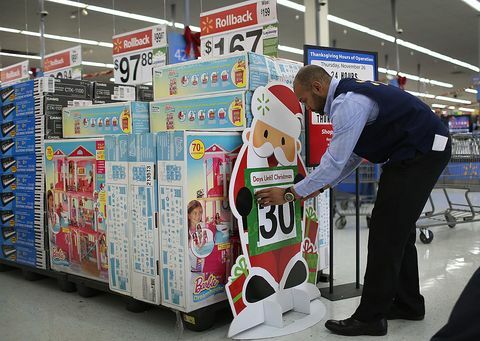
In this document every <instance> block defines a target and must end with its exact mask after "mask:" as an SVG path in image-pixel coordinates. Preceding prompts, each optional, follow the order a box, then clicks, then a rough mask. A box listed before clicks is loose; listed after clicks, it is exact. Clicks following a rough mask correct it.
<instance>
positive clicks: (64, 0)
mask: <svg viewBox="0 0 480 341" xmlns="http://www.w3.org/2000/svg"><path fill="white" fill-rule="evenodd" d="M48 1H49V2H55V3H57V4H61V5H67V6H73V7H79V8H85V7H87V4H84V3H81V2H78V1H68V0H48Z"/></svg>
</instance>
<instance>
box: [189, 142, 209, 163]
mask: <svg viewBox="0 0 480 341" xmlns="http://www.w3.org/2000/svg"><path fill="white" fill-rule="evenodd" d="M188 151H189V153H190V156H191V157H192V158H193V159H194V160H200V159H201V158H203V156H204V155H205V145H204V144H203V142H202V141H201V140H193V141H192V142H191V143H190V147H189V148H188Z"/></svg>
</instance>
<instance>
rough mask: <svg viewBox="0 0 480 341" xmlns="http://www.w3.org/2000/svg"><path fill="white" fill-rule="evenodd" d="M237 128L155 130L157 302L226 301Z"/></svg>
mask: <svg viewBox="0 0 480 341" xmlns="http://www.w3.org/2000/svg"><path fill="white" fill-rule="evenodd" d="M241 144H242V138H241V134H240V133H237V132H189V131H174V132H173V131H172V132H162V133H158V134H157V165H158V206H159V208H158V211H159V229H160V261H161V263H160V276H161V281H162V304H163V305H166V306H170V307H173V308H175V309H178V310H181V311H184V312H190V311H193V310H196V309H198V308H201V307H205V306H208V305H211V304H213V303H216V302H219V301H222V300H225V299H226V295H225V284H226V281H227V275H228V274H230V269H231V265H232V260H233V259H235V257H236V255H232V253H233V250H232V249H233V247H232V232H233V231H234V226H233V223H234V222H233V217H232V214H231V211H230V206H229V203H228V193H227V190H228V186H229V182H230V174H231V171H232V168H233V164H234V162H235V160H236V157H237V153H238V150H239V148H240V146H241Z"/></svg>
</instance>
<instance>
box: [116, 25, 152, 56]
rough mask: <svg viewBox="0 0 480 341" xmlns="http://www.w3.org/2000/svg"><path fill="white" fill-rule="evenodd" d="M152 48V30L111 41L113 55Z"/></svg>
mask: <svg viewBox="0 0 480 341" xmlns="http://www.w3.org/2000/svg"><path fill="white" fill-rule="evenodd" d="M148 47H152V29H151V28H149V29H147V30H145V31H141V32H136V33H132V34H127V35H125V36H122V37H116V38H115V39H113V55H116V54H120V53H125V52H130V51H135V50H141V49H145V48H148Z"/></svg>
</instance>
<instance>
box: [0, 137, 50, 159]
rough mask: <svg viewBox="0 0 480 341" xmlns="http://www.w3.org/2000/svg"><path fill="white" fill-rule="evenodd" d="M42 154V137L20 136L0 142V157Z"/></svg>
mask: <svg viewBox="0 0 480 341" xmlns="http://www.w3.org/2000/svg"><path fill="white" fill-rule="evenodd" d="M30 153H37V154H42V153H43V135H40V134H35V135H22V136H14V137H8V138H4V139H1V140H0V157H2V158H3V157H5V156H17V155H22V154H30Z"/></svg>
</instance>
